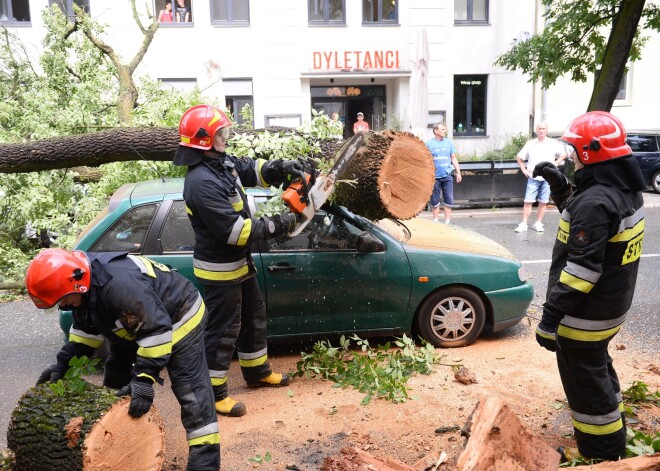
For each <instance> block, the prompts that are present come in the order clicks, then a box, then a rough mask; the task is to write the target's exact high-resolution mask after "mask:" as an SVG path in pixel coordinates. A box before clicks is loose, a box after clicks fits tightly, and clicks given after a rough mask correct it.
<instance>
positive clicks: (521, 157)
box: [515, 121, 566, 232]
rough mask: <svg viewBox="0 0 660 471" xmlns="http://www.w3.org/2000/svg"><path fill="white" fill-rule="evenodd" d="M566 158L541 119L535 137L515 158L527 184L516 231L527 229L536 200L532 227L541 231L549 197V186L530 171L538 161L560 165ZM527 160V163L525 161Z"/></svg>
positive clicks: (561, 147)
mask: <svg viewBox="0 0 660 471" xmlns="http://www.w3.org/2000/svg"><path fill="white" fill-rule="evenodd" d="M565 158H566V151H565V149H564V147H563V145H562V144H560V143H559V142H558V141H556V140H555V139H552V138H550V137H548V123H546V122H545V121H541V122H539V123H538V124H537V125H536V139H530V140H529V141H527V143H526V144H525V145H524V146H523V148H522V149H520V152H518V155H517V156H516V160H517V161H518V165H519V166H520V169H521V170H522V173H523V174H525V176H526V177H527V186H526V188H525V200H524V202H523V220H522V222H521V223H520V224H518V227H516V229H515V231H516V232H526V231H527V220H528V219H529V217H530V216H531V214H532V205H533V204H534V203H535V202H536V201H538V204H539V207H538V209H537V212H536V222H535V223H534V225H533V226H532V228H533V229H534V230H535V231H536V232H543V231H544V227H543V216H544V215H545V209H546V206H547V204H548V200H549V199H550V187H549V186H548V182H546V181H545V180H544V179H543V178H542V177H537V178H534V177H533V176H532V172H533V171H534V167H535V166H536V164H538V163H539V162H554V164H555V165H556V166H557V165H560V164H561V163H562V162H563V161H564V159H565ZM525 162H527V163H525Z"/></svg>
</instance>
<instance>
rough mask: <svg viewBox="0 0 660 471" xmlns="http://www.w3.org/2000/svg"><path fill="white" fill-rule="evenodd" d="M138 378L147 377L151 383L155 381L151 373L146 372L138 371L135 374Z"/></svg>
mask: <svg viewBox="0 0 660 471" xmlns="http://www.w3.org/2000/svg"><path fill="white" fill-rule="evenodd" d="M137 377H138V378H149V379H150V380H151V381H152V382H153V383H156V378H154V377H153V376H151V375H148V374H147V373H139V374H138V375H137Z"/></svg>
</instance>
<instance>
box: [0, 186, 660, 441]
mask: <svg viewBox="0 0 660 471" xmlns="http://www.w3.org/2000/svg"><path fill="white" fill-rule="evenodd" d="M644 200H645V205H646V235H645V238H644V249H643V250H644V255H643V256H642V257H643V258H642V262H641V264H640V271H639V277H638V281H637V288H636V291H635V298H634V300H633V306H632V308H631V310H630V311H629V313H628V320H627V321H626V324H625V325H624V328H623V329H622V331H621V332H620V334H619V335H618V338H619V339H620V340H619V341H620V342H622V343H624V344H626V346H627V348H629V349H636V350H639V351H644V352H646V353H651V354H653V355H655V356H656V358H657V352H658V351H660V328H659V327H660V316H658V311H659V310H660V291H659V290H658V289H657V278H656V277H657V276H658V273H659V272H660V194H655V193H645V194H644ZM521 212H522V209H521V208H501V209H480V210H471V209H457V210H455V211H454V214H453V216H452V223H453V224H454V225H456V226H461V227H464V228H467V229H471V230H474V231H477V232H480V233H481V234H483V235H486V236H488V237H490V238H491V239H493V240H495V241H496V242H498V243H500V244H501V245H503V246H504V247H506V248H508V249H509V250H510V251H511V252H512V253H513V254H514V255H515V256H516V257H517V258H518V259H519V260H521V261H522V262H523V266H524V267H525V270H526V272H527V275H528V279H529V280H530V281H531V282H532V283H533V284H534V287H535V296H534V300H533V302H532V309H530V316H531V317H539V316H540V310H541V306H542V304H543V301H544V299H545V291H546V283H547V276H548V268H549V267H550V255H551V252H552V246H553V244H554V239H555V234H556V231H557V225H558V222H559V213H558V211H557V210H556V209H555V208H554V207H550V208H548V211H547V213H546V217H545V219H544V223H545V232H543V233H537V232H535V231H533V230H531V228H530V230H529V231H528V232H524V233H520V234H518V233H515V232H514V231H513V229H514V228H515V227H516V226H517V225H518V223H519V222H520V217H521ZM535 215H536V209H534V212H533V213H532V218H535ZM420 216H421V217H424V218H429V219H430V218H431V213H429V212H423V213H422V214H421V215H420ZM530 220H531V221H534V220H535V219H530ZM519 331H520V324H519V326H514V327H513V328H511V329H509V330H507V331H506V332H504V333H502V334H497V335H506V336H513V337H514V338H515V337H516V336H517V335H519V333H520V332H519ZM61 345H62V333H61V331H60V327H59V324H58V316H57V314H56V313H54V312H44V311H38V310H37V309H36V308H34V306H33V305H32V303H31V302H29V301H20V302H8V303H0V451H1V450H3V449H5V448H7V439H6V434H7V427H8V425H9V420H10V417H11V413H12V411H13V410H14V408H15V407H16V403H17V401H18V400H19V398H20V396H21V395H22V394H23V393H24V392H25V391H27V390H28V389H29V388H30V387H32V386H34V384H35V381H36V380H37V378H38V377H39V374H40V373H41V371H43V370H44V369H45V368H46V367H47V366H48V365H50V364H51V363H54V362H55V355H56V354H57V352H58V351H59V349H60V347H61ZM297 351H299V350H297ZM172 409H173V411H172V412H173V413H174V414H176V415H177V416H178V412H177V411H176V408H172ZM161 412H162V411H161ZM175 419H176V418H175ZM177 420H178V419H177ZM174 422H175V423H176V420H174Z"/></svg>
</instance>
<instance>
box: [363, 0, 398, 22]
mask: <svg viewBox="0 0 660 471" xmlns="http://www.w3.org/2000/svg"><path fill="white" fill-rule="evenodd" d="M398 21H399V4H398V3H397V1H396V0H362V24H398Z"/></svg>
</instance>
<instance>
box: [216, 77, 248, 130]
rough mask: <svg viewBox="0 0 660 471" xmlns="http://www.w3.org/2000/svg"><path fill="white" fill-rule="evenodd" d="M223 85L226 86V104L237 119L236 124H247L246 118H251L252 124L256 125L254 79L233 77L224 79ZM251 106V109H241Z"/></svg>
mask: <svg viewBox="0 0 660 471" xmlns="http://www.w3.org/2000/svg"><path fill="white" fill-rule="evenodd" d="M222 85H223V86H224V88H225V106H226V107H227V110H229V112H230V113H231V115H232V116H233V118H234V121H236V124H246V118H247V119H250V121H251V122H250V123H249V124H250V125H251V126H254V115H253V113H254V99H253V97H252V79H250V78H245V79H243V78H233V79H224V80H223V81H222ZM245 106H249V108H250V110H249V113H248V110H247V109H246V110H245V113H244V114H243V115H241V111H243V109H244V108H245Z"/></svg>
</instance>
